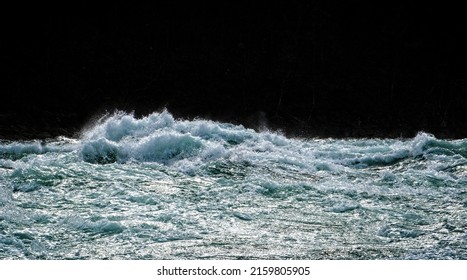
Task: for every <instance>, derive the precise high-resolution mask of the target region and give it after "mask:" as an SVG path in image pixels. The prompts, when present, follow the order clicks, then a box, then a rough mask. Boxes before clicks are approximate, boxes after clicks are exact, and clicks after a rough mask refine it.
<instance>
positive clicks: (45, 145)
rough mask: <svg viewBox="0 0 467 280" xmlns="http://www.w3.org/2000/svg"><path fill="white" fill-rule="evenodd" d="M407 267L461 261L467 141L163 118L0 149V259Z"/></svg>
mask: <svg viewBox="0 0 467 280" xmlns="http://www.w3.org/2000/svg"><path fill="white" fill-rule="evenodd" d="M413 258H416V259H418V258H422V259H466V258H467V140H466V139H464V140H452V141H447V140H439V139H436V138H435V137H433V136H431V135H428V134H424V133H420V134H418V135H417V136H416V137H415V138H414V139H346V140H338V139H313V138H310V139H289V138H286V137H285V136H282V135H280V134H276V133H272V132H256V131H254V130H251V129H246V128H244V127H242V126H235V125H232V124H226V123H218V122H214V121H207V120H191V121H188V120H175V119H174V118H173V117H172V115H171V114H170V113H168V112H166V111H164V112H160V113H153V114H151V115H149V116H147V117H144V118H141V119H137V118H134V117H133V116H132V115H128V114H124V113H117V114H115V115H111V116H107V117H106V118H103V119H102V120H100V121H98V122H97V123H96V124H95V125H93V126H92V127H90V128H88V129H87V130H86V131H85V132H83V134H82V136H81V137H79V138H78V139H69V138H63V137H62V138H57V139H51V140H45V141H44V140H37V141H6V140H5V141H0V259H413Z"/></svg>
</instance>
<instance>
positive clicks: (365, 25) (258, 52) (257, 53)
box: [0, 1, 467, 138]
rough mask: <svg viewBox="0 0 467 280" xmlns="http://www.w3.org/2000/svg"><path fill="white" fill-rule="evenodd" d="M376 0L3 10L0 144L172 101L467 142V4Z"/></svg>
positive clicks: (239, 116) (188, 110)
mask: <svg viewBox="0 0 467 280" xmlns="http://www.w3.org/2000/svg"><path fill="white" fill-rule="evenodd" d="M350 2H352V1H350ZM373 2H378V3H379V4H378V5H375V4H369V3H367V2H366V1H365V2H358V3H349V1H340V2H337V1H332V3H331V1H300V2H294V3H291V1H290V2H283V3H282V4H275V3H276V2H270V1H264V2H256V3H255V4H246V3H240V2H233V1H232V2H231V3H228V2H225V1H218V2H217V3H216V2H214V3H211V4H206V3H205V4H202V5H201V4H199V3H191V4H189V5H187V4H181V3H178V4H175V3H174V1H167V2H164V3H171V4H162V3H159V2H155V3H159V4H155V3H152V4H151V5H143V4H137V3H133V2H132V1H127V2H118V1H117V2H111V3H110V4H108V5H103V4H102V5H96V4H95V3H94V2H93V1H89V2H87V1H79V2H77V3H74V4H70V3H69V2H68V1H65V3H66V4H62V6H55V5H51V4H50V5H44V4H42V3H41V4H40V5H39V4H35V5H34V6H29V5H28V4H26V3H23V4H21V5H20V4H18V5H17V6H15V7H3V8H2V12H1V13H2V19H1V26H2V27H1V34H2V35H1V36H2V38H1V46H2V49H3V50H2V51H1V53H0V59H1V69H2V70H1V71H2V82H1V85H0V91H1V96H2V101H1V103H0V138H47V137H53V136H57V135H73V134H74V133H76V132H77V131H79V130H80V128H81V127H82V126H83V125H85V124H86V123H87V122H89V120H90V119H91V118H93V117H95V116H98V115H99V114H102V113H103V112H105V111H113V110H115V109H120V110H126V111H129V112H130V111H134V112H135V114H136V115H145V114H148V113H150V112H153V111H156V110H160V109H162V108H164V107H166V108H168V110H169V111H170V112H171V113H173V114H174V115H175V116H177V117H189V118H192V117H197V116H199V117H203V118H209V119H213V120H220V121H228V122H232V123H237V124H243V125H245V126H248V127H252V128H258V127H259V126H261V125H264V124H267V126H268V127H270V128H273V129H281V130H283V131H284V132H286V133H288V134H290V135H297V136H320V137H329V136H332V137H400V136H402V137H413V136H414V135H415V133H416V132H418V131H422V130H423V131H426V132H430V133H434V134H435V136H437V137H447V138H466V137H467V60H466V55H465V53H466V51H467V48H466V44H465V43H464V41H465V36H466V35H467V34H466V24H465V15H464V11H463V10H462V9H461V8H460V7H456V6H449V5H448V4H444V3H439V4H438V5H434V4H427V3H423V4H422V5H420V4H410V3H408V1H407V2H401V3H397V2H393V1H387V2H386V4H381V2H380V1H373ZM285 3H286V4H285ZM370 3H371V2H370ZM441 4H443V5H441Z"/></svg>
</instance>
